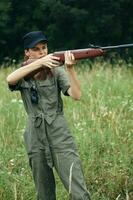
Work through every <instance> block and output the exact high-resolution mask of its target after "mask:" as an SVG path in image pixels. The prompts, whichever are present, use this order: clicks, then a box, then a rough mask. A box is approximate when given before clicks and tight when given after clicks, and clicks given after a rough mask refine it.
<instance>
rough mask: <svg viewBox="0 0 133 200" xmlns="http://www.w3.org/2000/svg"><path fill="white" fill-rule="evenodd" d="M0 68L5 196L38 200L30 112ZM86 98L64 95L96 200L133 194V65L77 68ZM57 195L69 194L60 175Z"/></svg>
mask: <svg viewBox="0 0 133 200" xmlns="http://www.w3.org/2000/svg"><path fill="white" fill-rule="evenodd" d="M12 70H13V69H11V68H6V69H1V70H0V200H35V199H36V198H35V188H34V184H33V180H32V175H31V172H30V168H29V165H28V159H27V155H26V151H25V147H24V142H23V132H24V128H25V120H26V114H25V111H24V108H23V104H22V101H21V98H20V95H19V93H18V92H14V93H12V92H10V91H9V90H8V87H7V84H6V81H5V80H6V76H7V74H9V73H10V72H11V71H12ZM77 71H78V75H79V79H80V82H81V87H82V98H81V101H78V102H77V101H76V102H75V101H73V100H71V99H70V98H68V97H63V98H64V110H65V113H66V114H65V115H66V118H67V119H68V122H69V125H70V127H71V130H72V134H73V135H74V137H75V138H76V141H77V145H78V149H79V153H80V156H81V160H82V164H83V169H84V174H85V178H86V183H87V187H88V188H89V190H90V192H91V195H92V199H93V200H132V199H133V66H132V65H131V64H129V65H128V66H127V64H125V63H124V62H123V63H122V62H120V61H119V62H118V64H115V65H113V66H112V65H111V64H110V63H107V62H103V63H99V62H95V63H94V66H93V69H92V70H90V68H89V65H88V64H87V62H86V64H85V63H83V64H81V65H80V67H78V69H77ZM55 176H56V182H57V199H58V200H68V194H67V192H66V191H65V189H64V187H63V185H62V183H61V182H60V180H59V178H58V175H57V174H56V172H55Z"/></svg>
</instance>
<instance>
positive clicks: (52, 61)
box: [39, 54, 60, 69]
mask: <svg viewBox="0 0 133 200" xmlns="http://www.w3.org/2000/svg"><path fill="white" fill-rule="evenodd" d="M39 60H40V63H41V64H42V66H43V67H48V68H50V69H52V68H54V67H58V66H60V58H59V57H56V56H53V54H48V55H46V56H44V57H42V58H40V59H39Z"/></svg>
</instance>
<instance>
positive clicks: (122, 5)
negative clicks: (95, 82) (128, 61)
mask: <svg viewBox="0 0 133 200" xmlns="http://www.w3.org/2000/svg"><path fill="white" fill-rule="evenodd" d="M132 10H133V1H132V0H117V1H116V0H108V1H106V0H93V1H87V0H82V1H81V0H45V1H43V0H34V1H29V2H27V1H26V0H23V1H19V0H1V2H0V11H1V12H0V17H1V21H0V28H1V31H0V38H1V39H0V45H1V49H2V51H1V53H0V60H1V62H3V61H4V60H5V61H6V60H7V59H8V58H12V59H18V58H20V57H22V54H23V53H22V52H23V43H22V37H23V35H24V34H25V33H27V32H29V31H32V30H42V31H44V32H45V34H46V35H47V36H48V38H49V47H50V51H53V50H59V49H68V48H69V49H70V48H80V47H87V46H88V44H89V43H92V44H96V45H110V44H121V43H131V42H132V37H133V20H132V17H133V15H132Z"/></svg>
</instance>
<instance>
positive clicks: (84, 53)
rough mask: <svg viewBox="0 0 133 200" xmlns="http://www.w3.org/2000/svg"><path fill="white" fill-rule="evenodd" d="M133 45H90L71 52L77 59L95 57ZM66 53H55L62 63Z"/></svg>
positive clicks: (32, 73) (33, 73)
mask: <svg viewBox="0 0 133 200" xmlns="http://www.w3.org/2000/svg"><path fill="white" fill-rule="evenodd" d="M131 47H133V44H122V45H116V46H105V47H99V46H94V45H90V47H89V48H85V49H74V50H69V51H70V52H71V53H73V55H74V57H75V60H81V59H87V58H93V57H98V56H103V55H105V54H106V53H107V52H108V51H112V50H116V49H121V48H122V49H123V48H131ZM64 53H65V51H56V52H54V53H53V55H54V56H57V57H59V58H60V63H61V64H63V63H64V61H65V58H64ZM34 61H35V59H33V60H31V61H26V62H24V63H23V64H22V66H24V65H27V64H30V63H31V62H34ZM41 70H42V68H40V69H37V70H35V71H33V72H31V73H30V74H28V75H27V76H26V77H27V78H29V77H31V76H33V75H35V74H36V73H38V72H39V71H41Z"/></svg>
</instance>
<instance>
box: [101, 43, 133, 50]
mask: <svg viewBox="0 0 133 200" xmlns="http://www.w3.org/2000/svg"><path fill="white" fill-rule="evenodd" d="M130 47H133V44H122V45H117V46H106V47H100V48H101V49H102V50H111V49H120V48H130Z"/></svg>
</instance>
